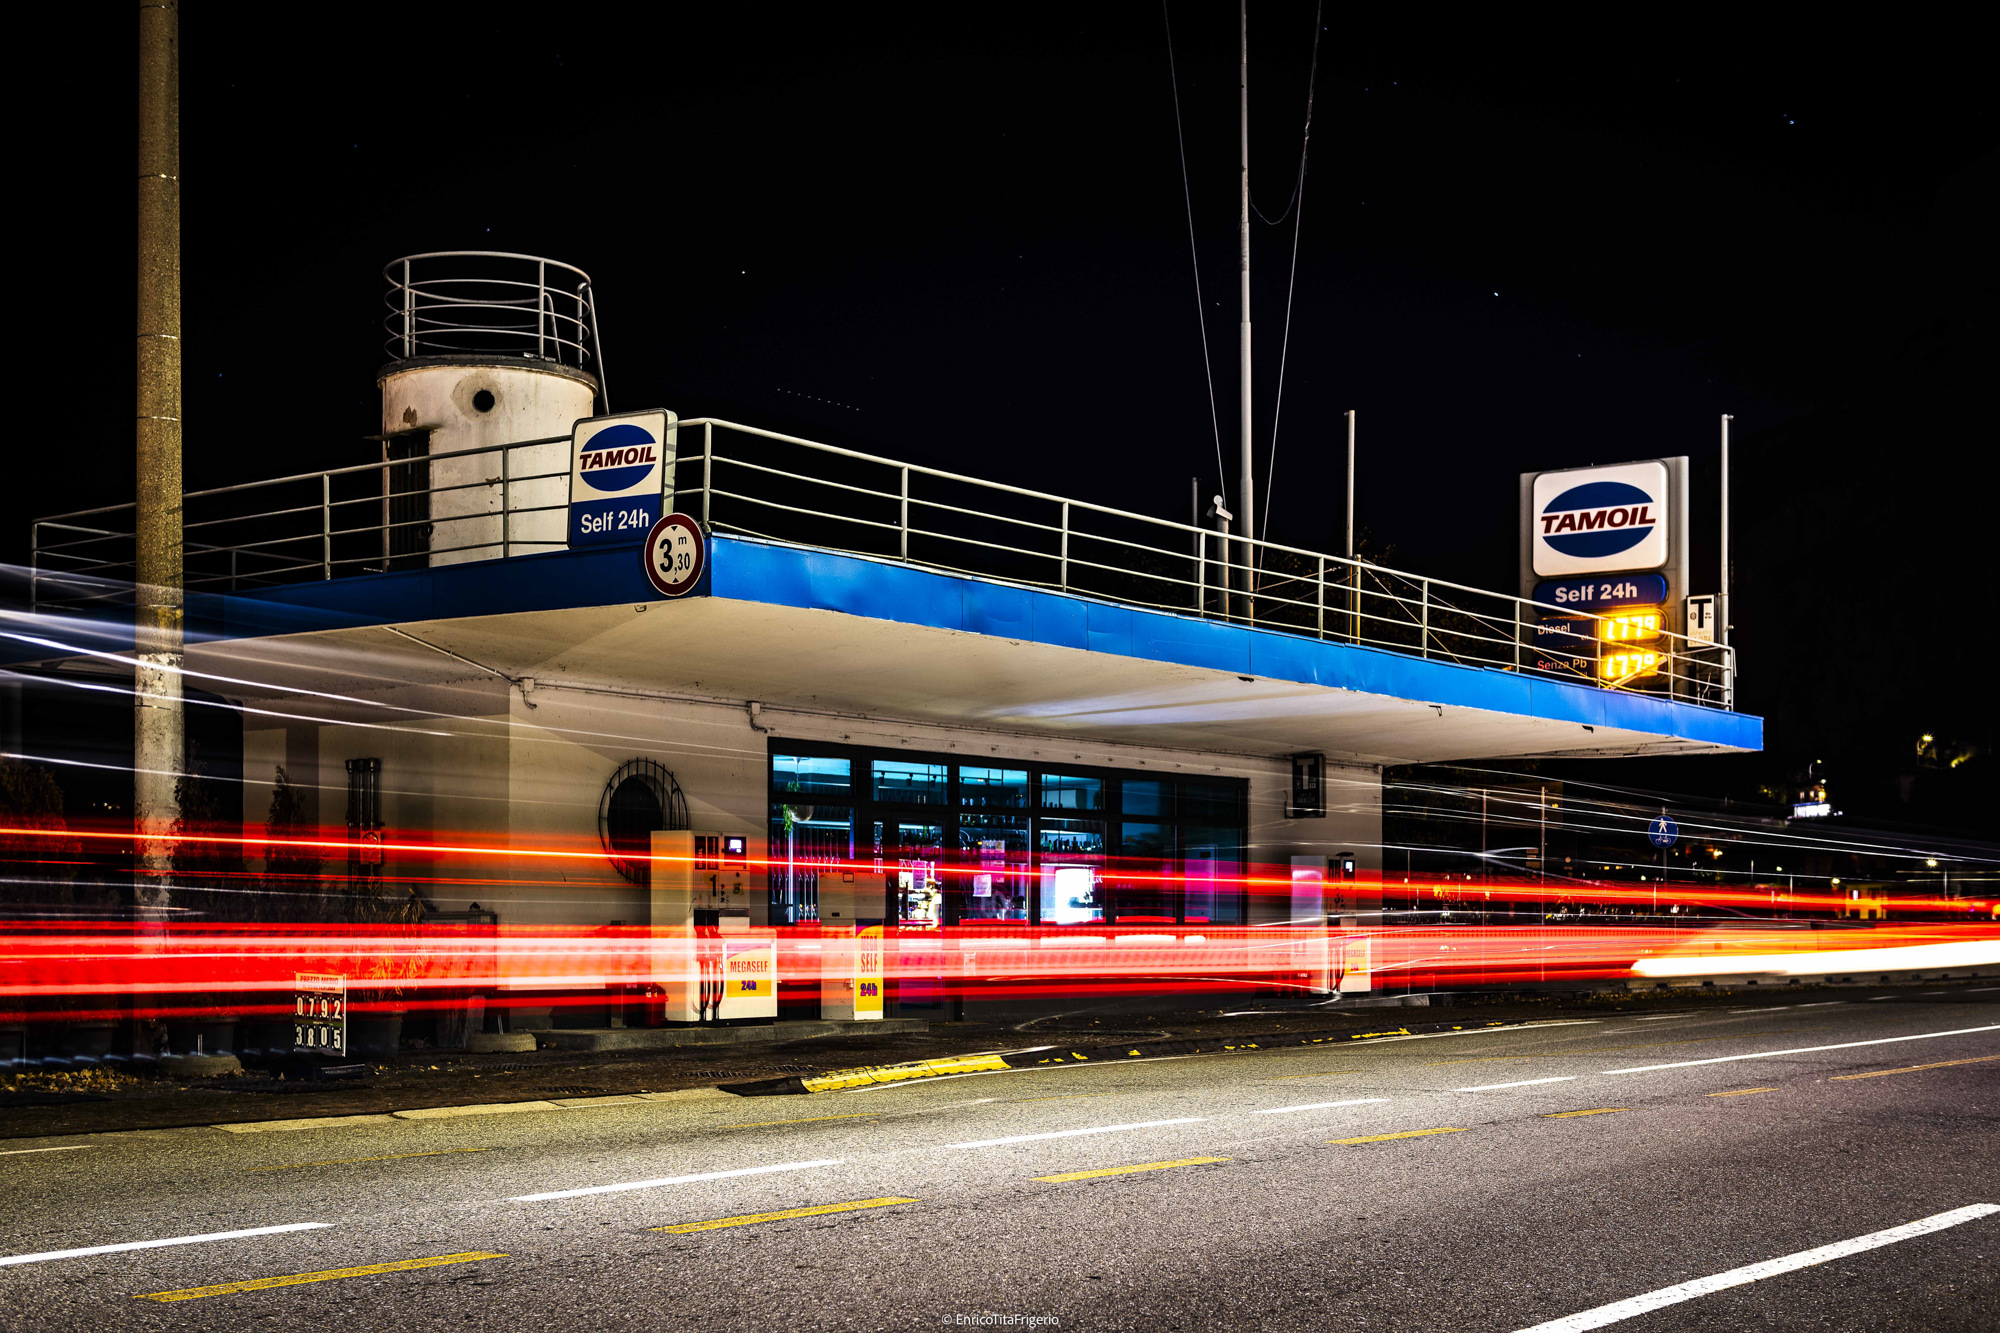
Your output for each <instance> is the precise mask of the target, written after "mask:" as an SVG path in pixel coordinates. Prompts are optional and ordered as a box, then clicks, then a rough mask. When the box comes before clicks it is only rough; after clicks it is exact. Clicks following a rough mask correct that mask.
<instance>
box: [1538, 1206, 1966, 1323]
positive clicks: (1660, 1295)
mask: <svg viewBox="0 0 2000 1333" xmlns="http://www.w3.org/2000/svg"><path fill="white" fill-rule="evenodd" d="M1991 1213H2000V1204H1991V1203H1975V1204H1971V1205H1968V1206H1967V1207H1964V1208H1954V1209H1952V1210H1951V1211H1950V1212H1948V1213H1938V1214H1935V1215H1934V1216H1931V1217H1926V1218H1922V1219H1920V1220H1918V1221H1915V1222H1910V1223H1906V1224H1905V1225H1903V1226H1900V1227H1890V1228H1889V1229H1888V1230H1887V1231H1871V1232H1869V1233H1868V1234H1867V1235H1865V1236H1856V1237H1855V1238H1854V1239H1853V1240H1843V1241H1838V1242H1836V1243H1834V1244H1832V1245H1822V1246H1820V1247H1819V1248H1818V1249H1813V1250H1801V1251H1799V1252H1798V1253H1797V1254H1788V1255H1786V1256H1785V1257H1784V1258H1782V1259H1766V1260H1765V1261H1764V1262H1762V1263H1759V1264H1747V1265H1745V1266H1744V1267H1742V1268H1732V1269H1730V1270H1729V1271H1728V1272H1727V1273H1717V1274H1716V1275H1715V1276H1714V1277H1704V1278H1696V1279H1695V1280H1694V1281H1692V1282H1682V1283H1680V1284H1679V1285H1677V1286H1672V1287H1661V1288H1660V1289H1659V1290H1658V1291H1649V1292H1647V1293H1646V1294H1645V1295H1643V1296H1633V1297H1630V1298H1628V1299H1626V1300H1622V1301H1613V1302H1612V1303H1611V1304H1610V1305H1600V1306H1598V1307H1597V1308H1596V1309H1595V1310H1584V1311H1581V1312H1580V1313H1577V1314H1573V1315H1568V1316H1565V1317H1564V1318H1561V1319H1551V1320H1549V1321H1548V1322H1547V1323H1545V1324H1536V1325H1534V1326H1533V1327H1531V1328H1524V1329H1521V1330H1519V1333H1583V1330H1585V1329H1591V1328H1603V1327H1604V1326H1605V1325H1606V1324H1615V1323H1617V1322H1619V1321H1620V1320H1621V1319H1630V1318H1632V1317H1633V1316H1635V1315H1642V1314H1647V1313H1649V1312H1651V1311H1653V1310H1659V1309H1663V1308H1665V1307H1666V1306H1669V1305H1678V1304H1680V1303H1681V1302H1682V1301H1691V1300H1693V1299H1694V1298H1695V1297H1697V1296H1706V1295H1708V1294H1710V1293H1711V1292H1717V1291H1727V1290H1728V1289H1729V1288H1731V1287H1741V1286H1746V1285H1748V1284H1749V1283H1752V1282H1758V1281H1761V1280H1763V1279H1764V1278H1767V1277H1776V1276H1778V1275H1779V1274H1780V1273H1792V1272H1796V1271H1798V1270H1799V1269H1801V1268H1811V1267H1812V1266H1813V1265H1814V1264H1823V1263H1826V1262H1827V1261H1828V1260H1831V1259H1839V1258H1843V1257H1845V1256H1847V1255H1850V1254H1859V1253H1861V1252H1862V1251H1864V1250H1873V1249H1879V1248H1880V1247H1882V1246H1884V1245H1894V1244H1895V1243H1896V1242H1897V1241H1901V1240H1911V1239H1913V1238H1915V1237H1917V1236H1927V1235H1929V1234H1930V1233H1931V1232H1933V1231H1943V1230H1945V1229H1946V1228H1948V1227H1955V1226H1958V1225H1960V1224H1962V1223H1965V1222H1972V1221H1976V1220H1977V1219H1979V1218H1982V1217H1985V1216H1987V1215H1989V1214H1991Z"/></svg>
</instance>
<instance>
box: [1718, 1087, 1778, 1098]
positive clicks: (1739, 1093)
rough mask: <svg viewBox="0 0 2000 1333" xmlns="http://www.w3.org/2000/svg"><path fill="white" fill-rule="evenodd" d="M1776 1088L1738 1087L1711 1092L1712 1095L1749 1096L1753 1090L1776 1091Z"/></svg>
mask: <svg viewBox="0 0 2000 1333" xmlns="http://www.w3.org/2000/svg"><path fill="white" fill-rule="evenodd" d="M1776 1091H1777V1089H1776V1088H1738V1089H1737V1090H1736V1091H1734V1092H1711V1093H1709V1094H1708V1095H1709V1096H1711V1097H1748V1096H1749V1095H1750V1094H1751V1093H1753V1092H1776Z"/></svg>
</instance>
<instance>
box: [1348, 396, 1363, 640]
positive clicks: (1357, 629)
mask: <svg viewBox="0 0 2000 1333" xmlns="http://www.w3.org/2000/svg"><path fill="white" fill-rule="evenodd" d="M1355 416H1356V413H1355V411H1354V409H1353V408H1351V407H1350V408H1348V409H1347V558H1348V559H1349V560H1352V559H1354V418H1355ZM1347 587H1348V593H1347V610H1348V614H1349V616H1350V620H1349V624H1348V628H1349V631H1350V633H1351V634H1352V636H1353V638H1354V641H1355V642H1356V643H1359V642H1360V641H1361V571H1360V570H1359V569H1357V568H1355V567H1354V566H1353V565H1349V566H1348V567H1347Z"/></svg>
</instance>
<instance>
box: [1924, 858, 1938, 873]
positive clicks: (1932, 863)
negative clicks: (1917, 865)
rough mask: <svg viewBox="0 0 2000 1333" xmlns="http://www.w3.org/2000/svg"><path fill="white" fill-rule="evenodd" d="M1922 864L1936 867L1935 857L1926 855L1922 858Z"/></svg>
mask: <svg viewBox="0 0 2000 1333" xmlns="http://www.w3.org/2000/svg"><path fill="white" fill-rule="evenodd" d="M1924 864H1925V865H1927V866H1930V867H1931V868H1932V869H1934V870H1935V869H1936V868H1937V858H1936V857H1935V856H1927V857H1925V858H1924Z"/></svg>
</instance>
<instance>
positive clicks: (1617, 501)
mask: <svg viewBox="0 0 2000 1333" xmlns="http://www.w3.org/2000/svg"><path fill="white" fill-rule="evenodd" d="M1659 521H1660V520H1659V518H1658V516H1657V515H1655V514H1654V513H1653V497H1652V496H1650V495H1648V494H1646V492H1644V491H1642V490H1640V489H1639V488H1638V487H1637V486H1630V485H1627V484H1626V483H1624V482H1622V481H1593V482H1587V483H1585V484H1584V485H1582V486H1572V487H1570V488H1569V489H1568V490H1566V491H1564V492H1563V493H1562V494H1561V495H1558V496H1557V497H1556V498H1555V499H1553V500H1551V501H1549V502H1548V504H1547V505H1546V506H1545V507H1544V508H1543V509H1542V513H1541V524H1542V534H1541V535H1542V540H1543V541H1545V542H1547V543H1548V544H1549V545H1550V546H1553V547H1554V548H1555V549H1556V550H1558V551H1561V552H1562V553H1563V554H1564V555H1567V556H1575V557H1576V558H1578V559H1585V560H1595V559H1601V558H1603V557H1604V556H1608V555H1617V554H1618V553H1619V552H1620V551H1629V550H1631V549H1632V548H1633V547H1635V546H1637V545H1638V544H1639V543H1640V542H1642V541H1644V540H1646V536H1647V534H1649V533H1651V532H1652V530H1653V527H1654V525H1655V524H1657V523H1658V522H1659Z"/></svg>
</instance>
